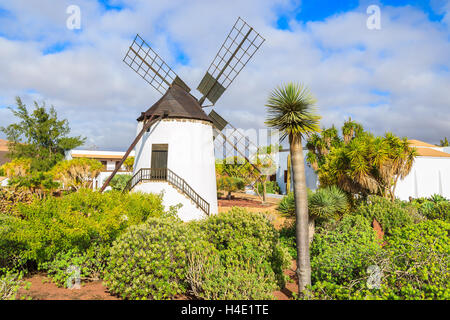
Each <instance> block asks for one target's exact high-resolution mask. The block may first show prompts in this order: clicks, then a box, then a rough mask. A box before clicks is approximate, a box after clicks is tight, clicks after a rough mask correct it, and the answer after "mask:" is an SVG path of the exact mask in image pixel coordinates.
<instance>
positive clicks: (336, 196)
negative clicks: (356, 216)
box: [308, 186, 348, 241]
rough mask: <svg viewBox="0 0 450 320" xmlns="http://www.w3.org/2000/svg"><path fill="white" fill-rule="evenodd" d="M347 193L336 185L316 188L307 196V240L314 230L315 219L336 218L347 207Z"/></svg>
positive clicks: (311, 237)
mask: <svg viewBox="0 0 450 320" xmlns="http://www.w3.org/2000/svg"><path fill="white" fill-rule="evenodd" d="M347 205H348V202H347V195H346V194H345V192H344V191H342V190H341V189H339V188H338V187H336V186H330V187H326V188H323V189H318V190H317V191H316V192H314V193H312V194H310V196H309V197H308V206H309V241H312V239H313V237H314V232H315V221H316V219H318V218H321V219H329V218H337V217H338V215H339V213H341V212H343V211H344V210H345V209H346V208H347Z"/></svg>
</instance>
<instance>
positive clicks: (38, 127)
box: [0, 97, 85, 172]
mask: <svg viewBox="0 0 450 320" xmlns="http://www.w3.org/2000/svg"><path fill="white" fill-rule="evenodd" d="M16 102H17V110H14V109H12V108H10V110H11V111H12V113H13V114H14V116H16V117H17V118H18V119H19V122H17V123H13V124H10V125H9V126H7V127H6V128H5V127H1V128H0V130H1V131H2V132H4V133H5V134H6V136H7V139H8V141H9V143H8V149H9V152H8V157H9V158H10V159H17V158H28V159H31V171H33V172H34V171H48V170H50V169H51V168H52V167H53V166H54V165H55V164H56V163H57V162H58V161H61V160H62V159H63V158H64V153H65V151H67V150H71V149H73V148H76V147H78V146H80V145H82V144H83V143H84V141H85V138H81V137H80V136H78V137H69V136H68V134H69V133H70V128H69V123H68V121H67V120H66V119H63V120H58V116H57V113H56V110H55V108H54V107H53V106H52V107H51V108H50V109H49V110H47V108H46V105H45V103H43V104H42V105H41V106H39V105H38V103H37V102H36V101H35V102H34V107H35V108H34V110H33V111H32V112H29V111H28V109H27V107H26V105H24V104H23V103H22V100H21V99H20V98H19V97H17V98H16Z"/></svg>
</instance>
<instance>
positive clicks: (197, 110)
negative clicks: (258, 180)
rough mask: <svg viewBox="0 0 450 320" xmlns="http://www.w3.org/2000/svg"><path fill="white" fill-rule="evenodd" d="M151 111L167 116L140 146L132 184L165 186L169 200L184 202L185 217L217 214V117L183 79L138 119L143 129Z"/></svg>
mask: <svg viewBox="0 0 450 320" xmlns="http://www.w3.org/2000/svg"><path fill="white" fill-rule="evenodd" d="M151 116H163V118H162V119H161V120H159V121H157V122H156V123H155V124H153V125H152V126H151V127H150V128H149V129H148V130H147V132H146V133H144V135H143V137H142V138H141V139H140V141H139V142H138V143H137V145H136V147H135V149H134V150H135V152H136V157H135V163H134V170H133V174H134V177H133V180H132V190H133V191H142V192H148V193H160V192H164V197H163V204H164V206H165V207H166V209H168V208H169V207H170V206H174V205H176V204H179V203H180V204H182V207H181V208H180V209H179V210H178V216H179V217H180V218H181V219H182V220H185V221H187V220H192V219H201V218H203V217H206V216H207V215H212V214H216V213H217V212H218V208H217V189H216V174H215V159H214V144H213V127H212V120H211V119H210V118H209V117H208V116H207V115H206V114H205V112H204V111H203V109H202V108H201V106H200V105H199V103H198V101H197V99H195V98H194V97H193V96H192V95H190V94H189V93H188V92H186V91H185V90H184V89H182V88H181V87H178V85H173V86H172V87H171V88H170V89H169V90H168V91H167V92H166V94H165V95H164V96H163V97H162V98H161V99H160V100H158V101H157V102H156V103H155V104H154V105H153V106H152V107H151V108H150V109H148V110H147V111H146V112H144V113H142V115H141V116H140V117H139V118H138V119H137V120H138V126H137V134H139V132H140V131H141V130H142V128H143V124H144V121H146V120H148V119H149V118H151Z"/></svg>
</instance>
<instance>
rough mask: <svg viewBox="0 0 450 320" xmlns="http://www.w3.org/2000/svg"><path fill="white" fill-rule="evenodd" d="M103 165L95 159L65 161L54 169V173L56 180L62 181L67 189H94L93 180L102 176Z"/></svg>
mask: <svg viewBox="0 0 450 320" xmlns="http://www.w3.org/2000/svg"><path fill="white" fill-rule="evenodd" d="M102 169H103V164H102V163H101V162H100V161H98V160H94V159H89V158H76V159H72V160H64V161H61V162H59V163H58V164H57V165H56V166H54V167H53V169H52V173H53V176H54V177H55V179H57V180H59V181H61V183H63V185H64V187H65V188H73V189H75V190H78V189H80V188H89V187H92V182H93V180H94V179H95V178H96V177H97V176H98V175H99V174H100V172H101V171H102Z"/></svg>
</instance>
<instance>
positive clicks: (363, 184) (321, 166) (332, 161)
mask: <svg viewBox="0 0 450 320" xmlns="http://www.w3.org/2000/svg"><path fill="white" fill-rule="evenodd" d="M342 134H343V138H342V139H341V138H340V137H339V136H338V133H337V130H336V128H334V126H333V127H331V128H329V129H324V130H323V131H322V135H321V136H320V135H318V134H315V135H313V136H311V138H310V139H309V140H308V142H307V148H308V150H309V152H308V155H307V160H308V162H309V163H310V165H311V166H312V167H313V169H314V170H315V171H316V172H317V174H318V177H319V181H320V184H321V185H322V186H331V185H336V186H339V187H340V188H341V189H343V190H344V191H346V192H349V193H351V194H358V195H361V196H367V195H369V194H375V195H380V196H383V197H386V198H390V199H392V200H393V199H394V193H395V188H396V185H397V182H398V180H400V179H403V178H405V177H406V176H407V175H408V173H409V172H410V170H411V168H412V163H413V161H414V158H415V156H416V155H417V152H416V150H415V149H414V148H412V147H410V145H409V142H408V139H407V138H402V139H400V138H398V137H396V136H395V135H393V134H392V133H386V134H385V135H384V136H383V137H375V136H374V135H372V134H371V133H369V132H366V131H364V129H363V128H362V126H361V125H360V124H358V123H356V122H354V121H352V120H351V119H349V120H348V121H346V122H345V123H344V126H343V127H342Z"/></svg>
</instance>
